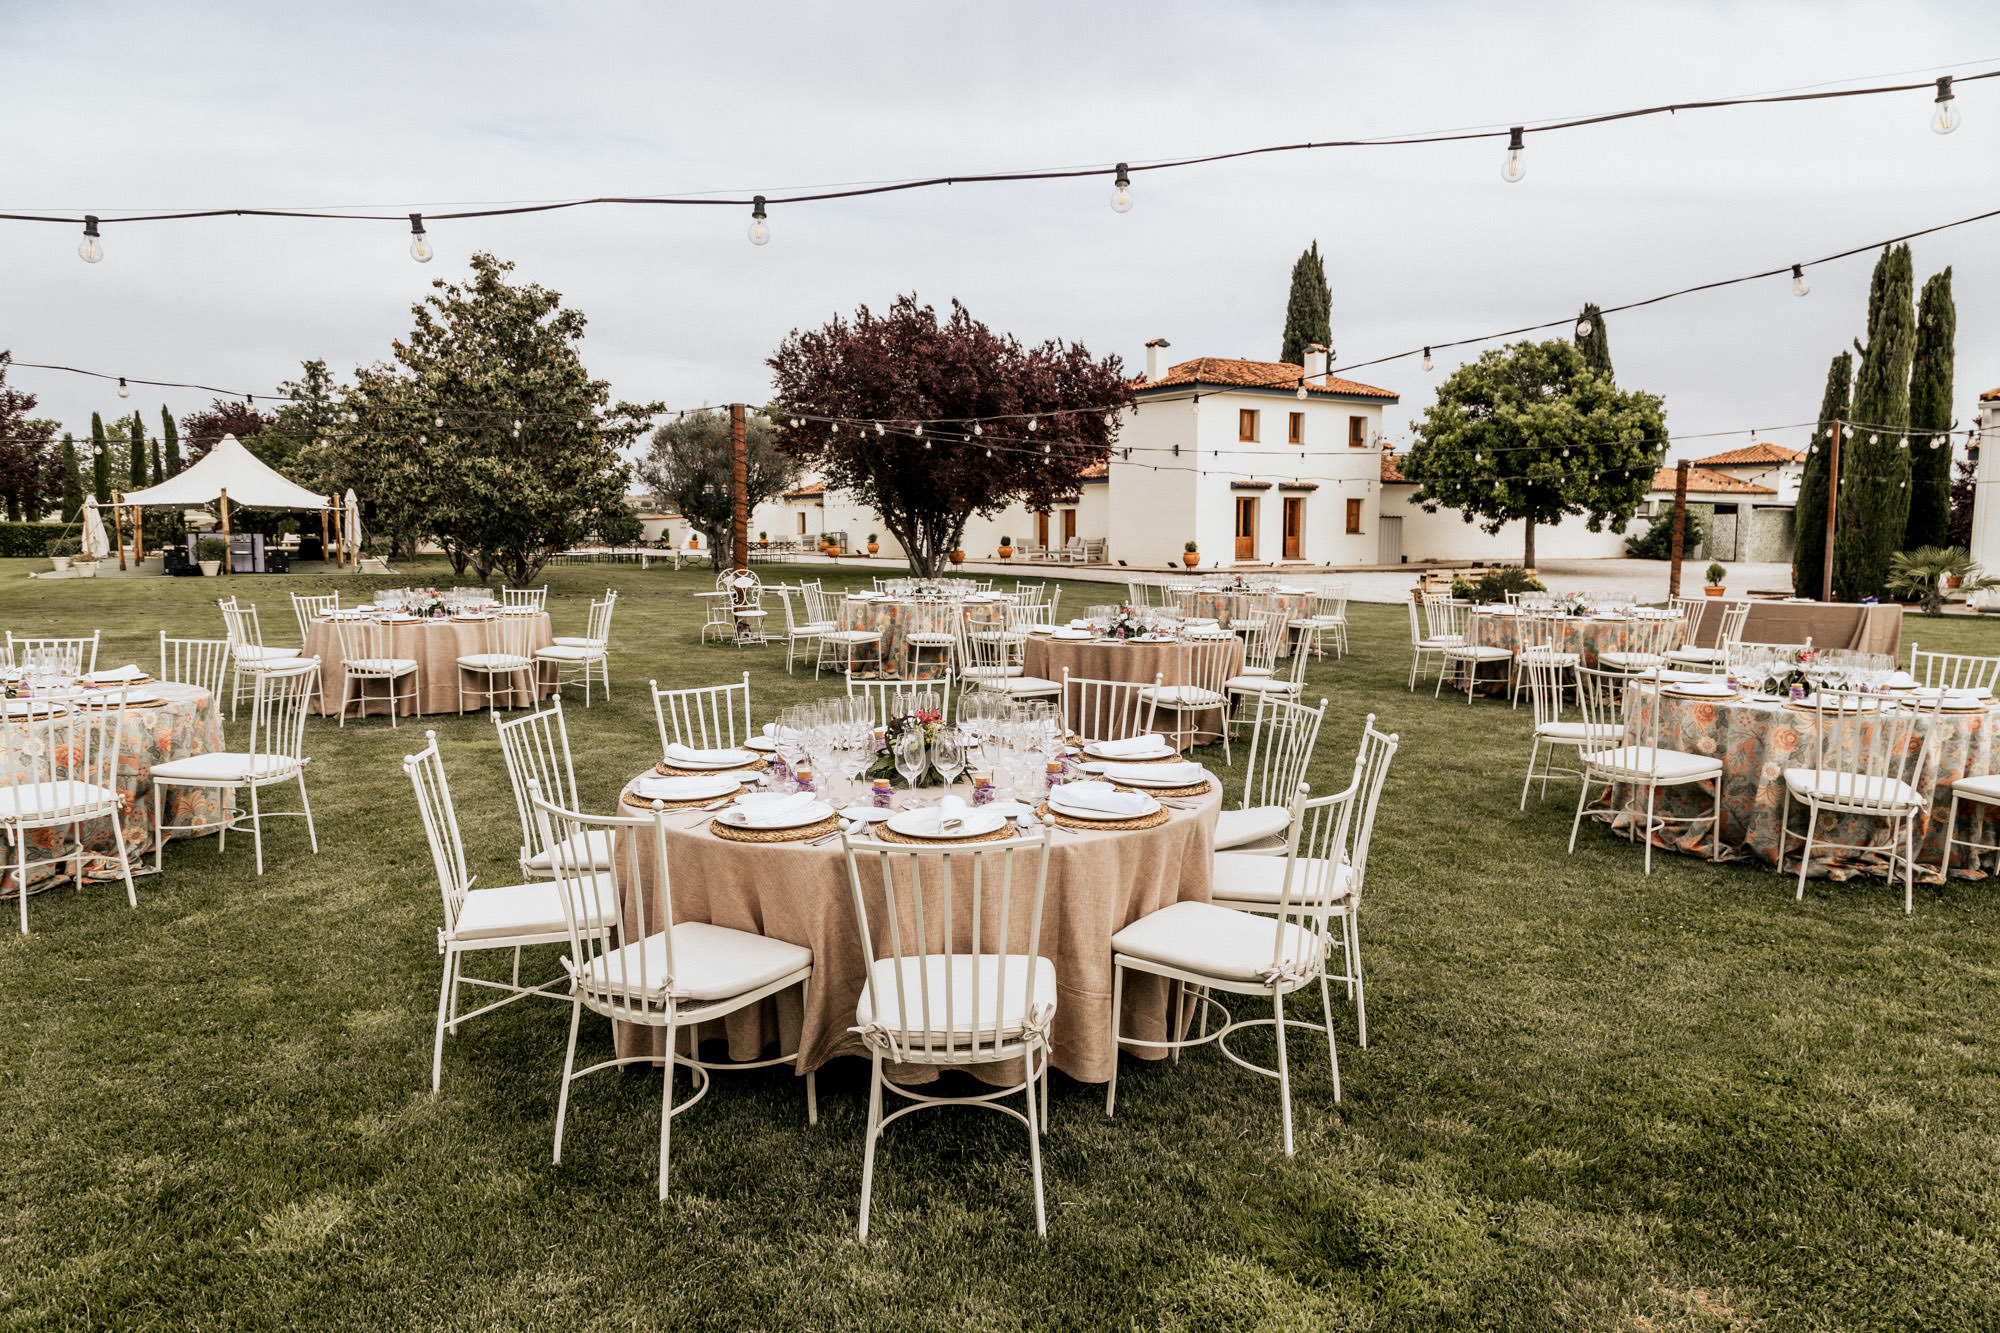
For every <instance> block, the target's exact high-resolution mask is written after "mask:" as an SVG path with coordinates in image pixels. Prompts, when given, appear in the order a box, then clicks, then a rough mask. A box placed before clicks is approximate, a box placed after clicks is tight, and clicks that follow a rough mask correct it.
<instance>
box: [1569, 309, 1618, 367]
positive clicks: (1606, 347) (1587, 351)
mask: <svg viewBox="0 0 2000 1333" xmlns="http://www.w3.org/2000/svg"><path fill="white" fill-rule="evenodd" d="M1577 318H1578V322H1579V323H1580V322H1582V321H1583V320H1586V319H1587V320H1589V321H1590V332H1589V333H1587V334H1583V335H1581V336H1579V337H1578V338H1577V340H1576V350H1577V351H1579V352H1582V353H1583V359H1584V361H1585V363H1586V364H1588V365H1589V366H1590V368H1591V369H1592V370H1594V371H1596V372H1597V373H1598V374H1600V375H1602V376H1604V378H1605V379H1610V378H1611V338H1610V335H1608V334H1607V333H1605V331H1604V312H1603V311H1601V310H1599V309H1598V308H1597V303H1596V302H1595V301H1593V302H1591V303H1590V304H1589V305H1587V306H1585V307H1584V308H1583V314H1581V315H1579V316H1578V317H1577Z"/></svg>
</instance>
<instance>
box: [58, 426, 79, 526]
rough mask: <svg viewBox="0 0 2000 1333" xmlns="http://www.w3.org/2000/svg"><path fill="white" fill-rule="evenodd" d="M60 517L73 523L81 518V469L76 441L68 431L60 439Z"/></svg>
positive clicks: (66, 521)
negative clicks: (61, 473) (61, 471)
mask: <svg viewBox="0 0 2000 1333" xmlns="http://www.w3.org/2000/svg"><path fill="white" fill-rule="evenodd" d="M62 468H63V482H62V516H63V522H65V523H74V522H76V521H77V519H79V518H81V517H82V516H83V469H82V468H81V467H79V466H78V464H77V460H76V439H75V437H74V436H72V435H71V434H70V433H69V432H68V431H64V432H63V437H62Z"/></svg>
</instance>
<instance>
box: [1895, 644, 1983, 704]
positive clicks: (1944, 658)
mask: <svg viewBox="0 0 2000 1333" xmlns="http://www.w3.org/2000/svg"><path fill="white" fill-rule="evenodd" d="M1910 674H1911V675H1912V676H1915V677H1916V678H1917V684H1919V685H1921V686H1923V687H1924V688H1925V689H1931V690H1940V689H1942V690H1977V689H1981V688H1984V689H1986V690H1988V691H1989V692H1990V691H1992V690H1993V689H1994V687H1995V686H1996V685H2000V657H1980V656H1976V655H1974V654H1971V653H1940V652H1926V651H1922V650H1919V649H1918V647H1917V645H1916V643H1915V642H1914V641H1912V642H1911V644H1910Z"/></svg>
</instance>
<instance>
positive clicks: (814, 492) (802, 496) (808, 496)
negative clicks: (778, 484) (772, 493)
mask: <svg viewBox="0 0 2000 1333" xmlns="http://www.w3.org/2000/svg"><path fill="white" fill-rule="evenodd" d="M825 494H826V486H825V484H824V483H822V482H817V481H809V482H807V483H806V484H805V485H803V486H801V487H799V488H798V489H797V490H795V491H786V492H785V498H786V499H787V500H816V499H818V498H819V497H820V496H823V495H825Z"/></svg>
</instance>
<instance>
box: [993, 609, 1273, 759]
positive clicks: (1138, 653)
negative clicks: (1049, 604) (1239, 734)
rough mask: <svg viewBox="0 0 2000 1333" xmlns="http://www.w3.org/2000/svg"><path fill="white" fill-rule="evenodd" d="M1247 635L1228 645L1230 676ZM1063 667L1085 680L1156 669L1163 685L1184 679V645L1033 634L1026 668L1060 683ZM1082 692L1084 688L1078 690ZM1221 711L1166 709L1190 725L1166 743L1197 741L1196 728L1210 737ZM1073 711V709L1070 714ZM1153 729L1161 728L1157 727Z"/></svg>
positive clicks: (1140, 677) (1137, 676)
mask: <svg viewBox="0 0 2000 1333" xmlns="http://www.w3.org/2000/svg"><path fill="white" fill-rule="evenodd" d="M1243 651H1244V648H1243V640H1241V639H1236V640H1235V641H1234V646H1233V647H1232V648H1231V649H1230V655H1229V669H1228V671H1227V672H1225V673H1224V676H1225V678H1227V677H1228V676H1236V675H1241V674H1242V672H1243ZM1064 669H1067V670H1068V671H1069V674H1070V675H1071V676H1081V677H1083V678H1085V679H1087V680H1130V681H1139V682H1142V683H1146V684H1150V683H1152V679H1153V676H1154V673H1156V672H1157V673H1158V674H1159V675H1160V676H1162V677H1163V678H1164V679H1162V680H1161V682H1160V683H1161V684H1162V685H1179V684H1181V683H1182V682H1181V659H1180V645H1179V644H1177V643H1134V642H1131V641H1129V640H1125V639H1057V638H1052V637H1051V636H1049V635H1047V634H1030V635H1029V636H1028V647H1027V651H1026V652H1025V654H1024V655H1023V671H1024V672H1025V674H1027V675H1030V676H1038V677H1040V678H1041V679H1043V680H1052V681H1055V682H1056V683H1057V684H1061V683H1062V673H1063V671H1064ZM1077 693H1078V694H1081V691H1080V690H1079V691H1077ZM1063 702H1064V705H1065V706H1066V707H1067V706H1071V705H1072V704H1073V702H1074V701H1073V700H1070V699H1065V700H1064V701H1063ZM1222 714H1223V710H1222V709H1220V708H1211V709H1208V710H1207V711H1205V712H1199V713H1193V712H1189V713H1178V714H1176V713H1167V714H1165V715H1164V716H1167V717H1178V718H1179V719H1180V720H1181V721H1182V722H1183V723H1185V724H1186V725H1185V726H1183V727H1182V729H1181V730H1179V731H1176V732H1172V733H1168V732H1161V733H1160V734H1161V735H1163V736H1166V738H1167V744H1169V745H1171V746H1173V747H1174V748H1175V749H1181V748H1183V747H1185V746H1189V745H1192V744H1194V742H1195V737H1196V735H1197V733H1199V734H1201V735H1206V736H1220V735H1221V734H1222V723H1223V716H1222ZM1066 716H1073V714H1066ZM1155 730H1158V728H1157V727H1156V728H1155Z"/></svg>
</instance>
